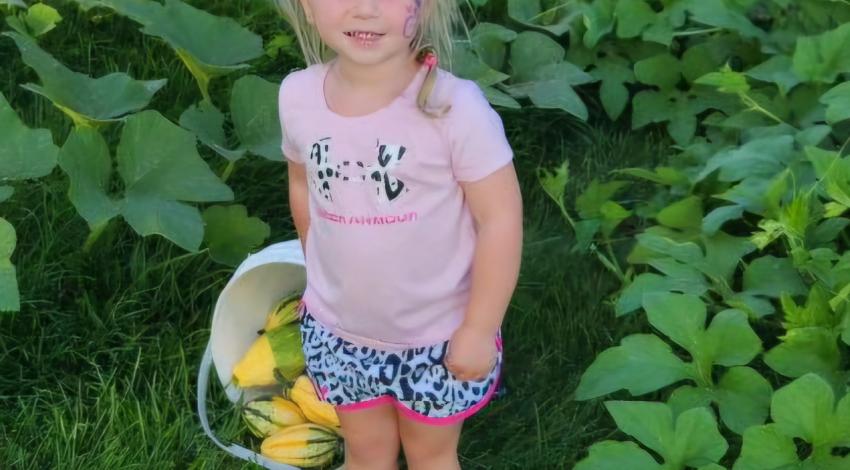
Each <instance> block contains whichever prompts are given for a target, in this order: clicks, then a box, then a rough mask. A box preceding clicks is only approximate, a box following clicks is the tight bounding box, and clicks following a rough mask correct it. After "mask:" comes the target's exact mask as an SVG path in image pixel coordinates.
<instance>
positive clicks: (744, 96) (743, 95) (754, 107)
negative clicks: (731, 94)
mask: <svg viewBox="0 0 850 470" xmlns="http://www.w3.org/2000/svg"><path fill="white" fill-rule="evenodd" d="M739 96H740V97H741V100H743V101H744V104H746V105H747V106H749V107H750V109H751V110H753V111H758V112H760V113H762V114H764V115H765V116H767V117H769V118H770V119H773V120H774V121H776V122H777V123H779V124H787V125H789V126H790V124H788V123H787V122H785V121H783V120H782V119H780V118H779V117H778V116H776V115H775V114H773V113H771V112H770V111H768V110H766V109H764V108H763V107H762V106H761V105H760V104H758V103H756V101H755V100H754V99H752V98H750V96H749V95H747V94H746V93H739ZM791 127H794V126H791ZM795 129H796V128H795Z"/></svg>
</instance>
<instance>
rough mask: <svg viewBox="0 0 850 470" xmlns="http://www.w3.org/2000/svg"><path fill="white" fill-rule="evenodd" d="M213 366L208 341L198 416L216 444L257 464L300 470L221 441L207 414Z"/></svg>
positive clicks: (200, 378) (272, 469)
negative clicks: (211, 426)
mask: <svg viewBox="0 0 850 470" xmlns="http://www.w3.org/2000/svg"><path fill="white" fill-rule="evenodd" d="M211 367H212V346H211V343H209V342H208V343H207V350H206V351H204V357H203V359H201V369H200V372H199V373H198V416H199V417H200V418H201V426H202V427H203V428H204V432H205V433H206V434H207V436H208V437H209V438H210V439H212V441H213V442H215V445H217V446H219V447H220V448H222V449H223V450H224V451H225V452H227V453H228V454H230V455H232V456H234V457H236V458H240V459H242V460H247V461H249V462H253V463H255V464H257V465H260V466H262V467H263V468H267V469H269V470H300V469H299V468H298V467H293V466H291V465H286V464H284V463H280V462H275V461H274V460H271V459H269V458H267V457H264V456H262V455H260V454H258V453H256V452H254V451H252V450H251V449H246V448H245V447H242V446H240V445H237V444H230V445H227V444H225V443H223V442H221V441H220V440H219V439H218V438H217V437H216V435H215V433H213V430H212V429H211V428H210V423H209V416H208V415H207V388H208V387H209V383H210V369H211Z"/></svg>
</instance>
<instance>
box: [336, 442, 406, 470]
mask: <svg viewBox="0 0 850 470" xmlns="http://www.w3.org/2000/svg"><path fill="white" fill-rule="evenodd" d="M399 450H400V446H399V444H398V442H397V441H396V443H395V444H393V443H392V442H387V441H377V442H369V441H367V440H359V441H355V442H351V441H350V440H346V441H345V467H344V468H345V470H397V469H398V456H399Z"/></svg>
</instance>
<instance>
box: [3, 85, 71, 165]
mask: <svg viewBox="0 0 850 470" xmlns="http://www.w3.org/2000/svg"><path fill="white" fill-rule="evenodd" d="M58 153H59V148H58V147H56V145H54V144H53V136H52V134H51V133H50V131H49V130H47V129H30V128H28V127H27V126H26V125H25V124H24V123H23V122H22V121H21V119H20V118H19V117H18V114H17V113H16V112H15V110H14V109H12V106H11V105H10V104H9V102H8V101H6V97H5V96H3V94H2V93H0V182H2V181H4V180H13V181H14V180H23V179H30V178H41V177H42V176H46V175H48V174H50V172H51V171H52V170H53V167H55V166H56V159H57V155H58Z"/></svg>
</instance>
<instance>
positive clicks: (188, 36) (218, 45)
mask: <svg viewBox="0 0 850 470" xmlns="http://www.w3.org/2000/svg"><path fill="white" fill-rule="evenodd" d="M90 3H94V4H97V5H100V6H104V7H108V8H112V9H115V10H116V11H118V12H119V13H121V14H124V15H127V16H129V17H130V18H132V19H133V20H135V21H137V22H139V23H141V24H142V25H144V27H143V28H142V32H143V33H145V34H149V35H151V36H156V37H159V38H161V39H162V40H164V41H165V42H167V43H168V44H169V45H170V46H171V47H172V48H174V50H175V52H177V55H178V56H179V57H180V59H182V60H183V62H184V63H185V64H186V67H187V68H188V69H189V71H190V72H192V75H194V76H195V79H196V80H197V81H198V85H199V87H200V89H201V93H202V94H203V96H204V98H205V99H207V100H208V101H209V94H208V88H209V82H210V80H211V79H212V78H214V77H217V76H221V75H226V74H229V73H231V72H234V71H236V70H240V69H243V68H246V67H248V65H247V64H245V63H244V62H246V61H249V60H252V59H255V58H257V57H260V56H261V55H263V52H264V51H263V41H262V38H261V37H260V36H258V35H256V34H254V33H253V32H251V31H249V30H247V29H245V28H244V27H243V26H241V25H240V24H239V23H237V22H236V21H234V20H233V19H232V18H223V17H219V16H215V15H213V14H210V13H208V12H206V11H204V10H199V9H197V8H195V7H193V6H191V5H188V4H186V3H183V2H181V1H179V0H165V4H164V5H160V4H159V3H156V2H152V1H149V0H132V1H131V0H95V1H93V2H90Z"/></svg>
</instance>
